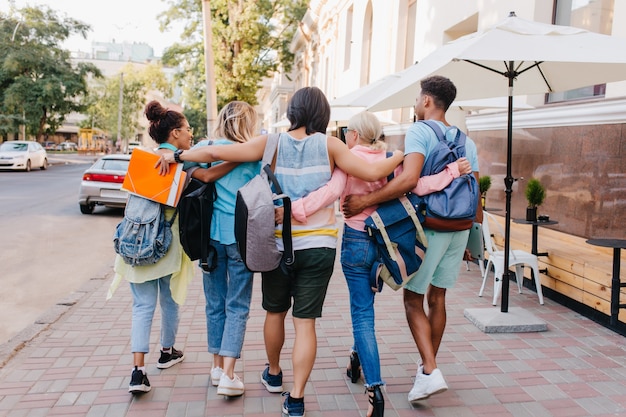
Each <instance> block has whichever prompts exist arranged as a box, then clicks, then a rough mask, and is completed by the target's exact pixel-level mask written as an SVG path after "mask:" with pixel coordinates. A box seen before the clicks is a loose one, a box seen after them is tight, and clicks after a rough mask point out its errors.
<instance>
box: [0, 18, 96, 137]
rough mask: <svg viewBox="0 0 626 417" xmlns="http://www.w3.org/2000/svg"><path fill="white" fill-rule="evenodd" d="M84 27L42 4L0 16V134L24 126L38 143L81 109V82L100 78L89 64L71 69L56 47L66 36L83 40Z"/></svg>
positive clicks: (84, 88)
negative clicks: (78, 37) (78, 36)
mask: <svg viewBox="0 0 626 417" xmlns="http://www.w3.org/2000/svg"><path fill="white" fill-rule="evenodd" d="M89 29H90V27H89V25H87V24H85V23H82V22H80V21H79V20H76V19H72V18H69V17H63V16H60V15H58V14H57V12H55V11H53V10H51V9H49V8H48V7H45V6H40V7H38V8H34V7H24V8H21V9H15V8H11V10H10V12H9V14H7V15H4V14H2V13H0V113H2V114H3V115H5V117H4V118H3V119H2V120H5V122H3V121H2V120H0V123H2V127H1V128H0V129H1V131H2V132H5V133H9V132H11V131H16V130H17V125H19V124H24V125H25V130H26V134H27V135H33V136H35V137H36V138H37V140H42V139H43V135H44V134H46V133H54V132H55V131H56V130H57V128H58V127H59V126H60V125H61V124H62V123H63V121H64V120H65V117H66V116H67V115H68V114H70V113H71V112H80V111H82V110H83V109H84V103H83V100H84V99H85V97H86V96H87V91H88V90H87V78H88V77H99V76H101V73H100V71H99V70H98V69H97V68H96V67H95V66H94V65H92V64H86V63H78V64H76V65H73V64H72V62H71V60H70V53H69V51H67V50H64V49H62V48H61V47H60V45H61V44H62V43H63V42H64V41H65V40H66V39H67V38H68V37H69V36H70V35H72V34H74V33H76V34H79V35H82V36H83V37H85V36H86V33H87V31H88V30H89Z"/></svg>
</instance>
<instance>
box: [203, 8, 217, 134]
mask: <svg viewBox="0 0 626 417" xmlns="http://www.w3.org/2000/svg"><path fill="white" fill-rule="evenodd" d="M202 16H203V21H204V70H205V75H206V116H207V130H206V131H207V137H210V136H211V135H212V134H213V128H214V126H215V122H216V120H217V91H216V88H215V72H214V61H213V29H212V25H211V2H210V0H202Z"/></svg>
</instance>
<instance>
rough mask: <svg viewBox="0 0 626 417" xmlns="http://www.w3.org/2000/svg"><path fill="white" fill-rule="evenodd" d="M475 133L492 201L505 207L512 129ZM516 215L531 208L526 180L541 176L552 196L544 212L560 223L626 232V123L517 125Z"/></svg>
mask: <svg viewBox="0 0 626 417" xmlns="http://www.w3.org/2000/svg"><path fill="white" fill-rule="evenodd" d="M469 135H470V137H471V138H472V139H474V141H475V142H476V145H477V146H478V156H479V163H480V173H481V175H490V176H491V177H492V187H491V189H490V190H489V192H488V193H487V206H488V207H496V208H502V209H504V205H505V192H504V177H505V176H506V131H477V132H469ZM511 173H512V176H513V177H514V178H520V177H523V178H524V180H519V181H517V182H516V183H515V184H514V186H513V193H512V199H511V217H512V218H523V217H524V216H525V211H526V199H525V197H524V188H525V185H526V180H528V179H530V178H533V177H534V178H537V179H539V180H540V181H541V182H542V184H544V186H545V187H546V200H545V202H544V204H542V205H541V206H540V207H539V209H538V213H539V214H544V215H548V216H550V219H551V220H557V221H558V222H559V224H558V225H556V226H554V229H556V230H559V231H561V232H565V233H568V234H573V235H576V236H580V237H585V238H591V237H614V238H626V125H624V124H611V125H596V126H570V127H553V128H537V129H514V130H513V149H512V171H511Z"/></svg>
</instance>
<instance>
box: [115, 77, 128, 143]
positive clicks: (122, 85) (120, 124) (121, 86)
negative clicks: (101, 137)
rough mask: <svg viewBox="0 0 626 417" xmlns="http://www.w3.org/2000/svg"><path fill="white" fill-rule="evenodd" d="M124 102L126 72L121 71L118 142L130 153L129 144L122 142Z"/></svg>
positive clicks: (118, 104)
mask: <svg viewBox="0 0 626 417" xmlns="http://www.w3.org/2000/svg"><path fill="white" fill-rule="evenodd" d="M123 104H124V73H123V72H120V94H119V100H118V103H117V144H118V145H119V146H120V149H122V150H123V151H124V153H128V146H127V144H126V143H124V144H122V143H121V140H122V106H123Z"/></svg>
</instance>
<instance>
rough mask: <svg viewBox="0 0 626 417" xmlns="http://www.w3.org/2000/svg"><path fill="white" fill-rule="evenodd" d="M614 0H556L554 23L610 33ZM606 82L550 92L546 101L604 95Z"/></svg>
mask: <svg viewBox="0 0 626 417" xmlns="http://www.w3.org/2000/svg"><path fill="white" fill-rule="evenodd" d="M613 9H614V0H555V10H554V24H556V25H565V26H574V27H578V28H581V29H586V30H589V31H591V32H597V33H602V34H604V35H610V34H611V31H612V30H613ZM605 92H606V84H598V85H592V86H588V87H582V88H577V89H575V90H569V91H562V92H557V93H549V94H547V95H546V102H548V103H554V102H558V101H569V100H580V99H585V98H592V97H604V94H605Z"/></svg>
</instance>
